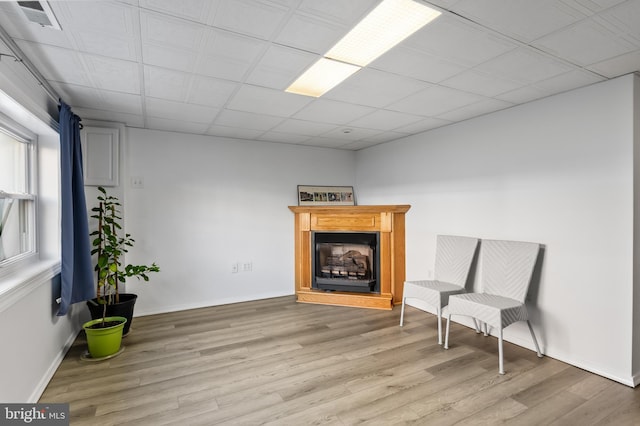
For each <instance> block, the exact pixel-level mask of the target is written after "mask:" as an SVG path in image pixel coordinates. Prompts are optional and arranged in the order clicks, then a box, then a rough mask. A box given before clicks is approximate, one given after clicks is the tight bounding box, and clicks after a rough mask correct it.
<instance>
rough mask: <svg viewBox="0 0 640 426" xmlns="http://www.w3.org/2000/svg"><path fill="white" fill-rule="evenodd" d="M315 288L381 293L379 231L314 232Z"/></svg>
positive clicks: (313, 269) (313, 272) (313, 267)
mask: <svg viewBox="0 0 640 426" xmlns="http://www.w3.org/2000/svg"><path fill="white" fill-rule="evenodd" d="M312 239H313V248H314V260H313V264H312V275H313V282H312V288H314V289H318V290H325V291H352V292H358V293H380V283H379V281H378V276H379V274H380V273H379V259H378V253H379V252H380V248H379V245H378V233H377V232H313V233H312Z"/></svg>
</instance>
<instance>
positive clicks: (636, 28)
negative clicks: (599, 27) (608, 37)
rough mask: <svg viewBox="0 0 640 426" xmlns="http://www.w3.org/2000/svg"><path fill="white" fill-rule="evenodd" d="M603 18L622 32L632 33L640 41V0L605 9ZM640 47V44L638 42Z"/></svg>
mask: <svg viewBox="0 0 640 426" xmlns="http://www.w3.org/2000/svg"><path fill="white" fill-rule="evenodd" d="M601 16H602V19H604V20H605V21H607V22H608V23H609V24H611V25H613V26H615V28H616V29H617V30H619V31H621V32H624V33H626V34H629V35H631V36H632V37H634V38H635V41H636V42H637V43H640V25H638V23H639V22H640V2H638V1H626V2H624V3H622V4H620V5H618V6H616V7H613V8H611V9H609V10H607V11H605V12H604V13H603V14H602V15H601ZM637 45H638V47H640V44H637Z"/></svg>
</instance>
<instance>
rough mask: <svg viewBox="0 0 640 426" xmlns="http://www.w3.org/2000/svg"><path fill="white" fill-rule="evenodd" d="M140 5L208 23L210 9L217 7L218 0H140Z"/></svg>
mask: <svg viewBox="0 0 640 426" xmlns="http://www.w3.org/2000/svg"><path fill="white" fill-rule="evenodd" d="M139 2H140V7H142V8H145V9H151V10H155V11H157V12H162V13H164V14H168V15H174V16H178V17H181V18H185V19H189V20H191V21H197V22H202V23H206V22H207V16H209V11H210V9H215V7H216V5H217V3H218V2H217V1H216V0H208V1H203V0H180V1H179V2H178V1H175V0H139Z"/></svg>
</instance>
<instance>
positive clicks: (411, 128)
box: [396, 118, 452, 134]
mask: <svg viewBox="0 0 640 426" xmlns="http://www.w3.org/2000/svg"><path fill="white" fill-rule="evenodd" d="M451 123H452V122H451V121H447V120H442V119H439V118H424V119H422V120H421V121H418V122H415V123H413V124H409V125H408V126H403V127H398V128H397V129H396V131H397V132H401V133H405V134H415V133H420V132H425V131H427V130H431V129H435V128H438V127H442V126H446V125H448V124H451Z"/></svg>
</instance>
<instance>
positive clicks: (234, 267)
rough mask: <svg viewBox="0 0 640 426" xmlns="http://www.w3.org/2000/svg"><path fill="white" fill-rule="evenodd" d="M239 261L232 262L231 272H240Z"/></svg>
mask: <svg viewBox="0 0 640 426" xmlns="http://www.w3.org/2000/svg"><path fill="white" fill-rule="evenodd" d="M238 270H239V269H238V263H232V264H231V273H232V274H237V273H238Z"/></svg>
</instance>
